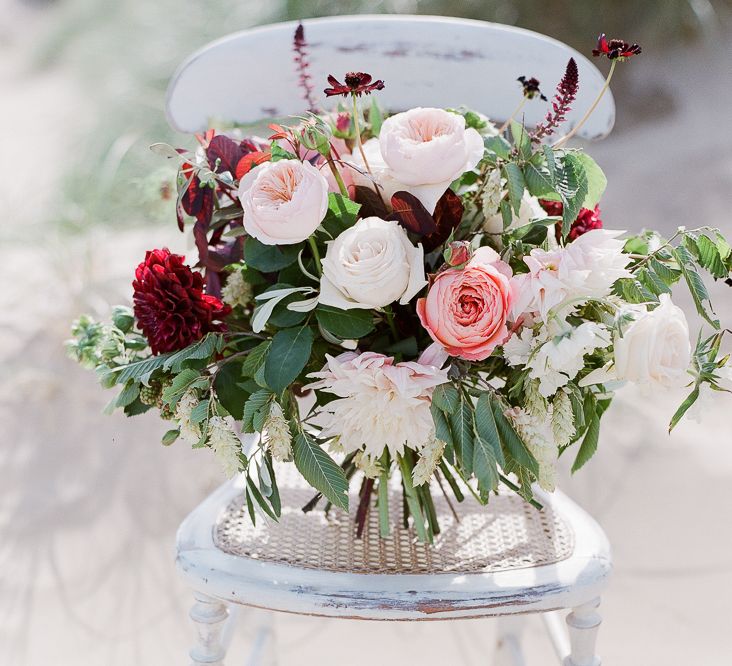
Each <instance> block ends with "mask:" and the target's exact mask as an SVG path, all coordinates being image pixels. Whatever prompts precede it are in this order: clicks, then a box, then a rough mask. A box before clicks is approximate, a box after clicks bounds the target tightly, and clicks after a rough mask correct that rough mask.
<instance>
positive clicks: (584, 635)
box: [564, 597, 602, 666]
mask: <svg viewBox="0 0 732 666" xmlns="http://www.w3.org/2000/svg"><path fill="white" fill-rule="evenodd" d="M599 605H600V598H599V597H598V598H596V599H593V600H592V601H590V602H588V603H586V604H584V605H582V606H578V607H577V608H573V609H572V611H571V612H570V613H569V615H567V626H568V627H569V642H570V646H571V651H570V653H569V656H568V657H567V658H566V659H565V660H564V666H600V663H601V662H600V657H598V656H597V653H596V652H595V641H596V640H597V632H598V629H599V628H600V623H601V622H602V618H601V617H600V614H599V613H598V612H597V607H598V606H599Z"/></svg>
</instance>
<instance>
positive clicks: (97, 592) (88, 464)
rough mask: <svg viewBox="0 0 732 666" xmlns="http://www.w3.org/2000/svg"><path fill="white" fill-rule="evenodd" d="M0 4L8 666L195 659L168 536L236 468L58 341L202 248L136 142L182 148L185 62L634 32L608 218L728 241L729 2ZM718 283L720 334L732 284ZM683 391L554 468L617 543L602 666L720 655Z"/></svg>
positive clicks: (454, 631)
mask: <svg viewBox="0 0 732 666" xmlns="http://www.w3.org/2000/svg"><path fill="white" fill-rule="evenodd" d="M0 7H1V8H2V11H0V90H2V94H1V95H0V126H2V138H3V141H2V143H3V146H2V150H0V210H2V216H1V217H0V283H1V284H3V285H5V288H4V289H3V290H2V291H0V424H2V434H3V444H2V446H1V447H0V487H1V488H2V491H1V492H0V572H1V573H0V664H2V665H3V666H26V665H28V666H40V665H41V664H44V665H45V664H54V665H55V666H66V665H67V664H68V665H71V664H74V666H117V665H119V666H132V665H143V666H147V665H150V666H162V665H167V664H182V663H186V656H185V654H186V651H187V648H188V645H189V643H190V638H191V628H190V627H189V625H188V620H187V610H188V607H189V605H190V599H189V595H188V592H187V590H186V589H184V587H183V585H182V584H181V583H180V582H179V581H178V580H177V577H176V574H175V570H174V565H173V543H174V535H175V529H176V527H177V526H178V524H179V522H180V521H181V520H182V518H183V517H184V516H185V515H186V514H187V513H188V511H189V510H190V509H192V508H193V507H194V506H195V505H196V504H197V503H198V502H199V501H200V500H201V499H202V498H203V497H204V496H205V495H206V494H207V493H208V492H210V491H211V490H213V489H214V488H215V487H216V486H217V485H218V484H220V483H221V482H222V481H223V477H222V476H221V474H220V472H219V470H218V467H217V465H216V464H215V462H214V461H212V460H211V459H210V458H209V456H208V455H207V454H206V453H205V452H195V451H191V450H186V449H185V447H183V446H177V445H176V446H175V447H174V449H173V450H170V451H168V450H164V448H163V447H161V446H160V444H159V441H160V436H161V434H162V432H163V431H164V430H165V429H166V428H165V425H164V424H163V423H161V422H159V421H158V420H157V419H156V418H155V417H154V416H151V415H145V416H142V417H138V418H135V419H132V420H128V419H126V418H125V417H124V416H122V415H115V416H113V417H105V416H103V415H102V414H101V411H102V409H103V407H104V405H105V403H106V402H107V400H108V399H109V398H110V397H111V396H110V395H105V394H104V393H103V392H102V391H101V389H100V388H99V387H98V385H97V383H96V381H95V378H94V376H93V375H92V374H90V373H87V372H85V371H83V370H81V369H80V368H78V367H77V366H76V365H75V364H74V363H73V362H71V361H70V360H67V359H66V358H65V355H64V351H63V341H64V339H65V338H66V337H67V336H68V328H69V324H70V322H71V320H72V319H73V318H74V317H75V316H77V315H78V314H79V313H81V312H83V311H90V312H92V313H94V314H96V315H98V316H104V315H106V314H107V312H108V308H107V305H108V304H110V303H125V302H128V301H129V299H130V281H131V279H132V273H133V270H134V267H135V266H136V265H137V263H138V262H139V261H140V260H141V259H142V257H143V256H144V251H145V250H146V249H148V248H150V247H152V246H162V245H164V244H167V245H168V246H169V247H170V248H171V249H172V250H174V251H179V252H185V251H186V250H188V249H190V248H189V246H188V244H187V240H186V238H185V237H183V236H182V235H181V234H178V232H177V229H176V226H175V223H174V218H173V210H172V207H171V204H170V202H168V203H164V202H161V200H160V197H159V193H160V186H161V183H163V182H164V181H165V179H166V178H168V177H169V176H170V173H169V172H168V171H166V166H165V164H162V163H161V162H162V160H161V158H159V157H156V156H155V155H153V154H152V153H150V152H149V151H148V149H147V146H148V145H149V144H150V143H152V142H154V141H168V142H171V143H177V144H179V145H189V142H188V140H187V138H185V137H181V136H178V137H176V136H174V135H173V133H172V132H171V130H169V129H168V128H167V126H166V124H165V119H164V115H163V100H164V91H165V86H166V84H167V80H168V79H169V77H170V76H171V74H172V72H173V70H174V68H175V66H176V65H177V64H178V63H179V62H180V61H181V60H182V59H183V58H184V57H185V56H186V55H188V54H189V53H190V52H192V51H193V50H195V49H197V48H199V47H200V46H202V45H203V44H205V43H206V42H207V41H209V40H211V39H213V38H216V37H219V36H221V35H224V34H226V33H228V32H232V31H235V30H239V29H242V28H246V27H249V26H253V25H257V24H261V23H268V22H274V21H280V20H285V19H292V18H307V17H310V16H322V15H329V14H334V13H341V14H345V13H363V12H370V13H423V14H446V15H455V16H464V17H470V18H479V19H486V20H492V21H498V22H501V23H507V24H512V25H518V26H522V27H526V28H531V29H536V30H539V31H541V32H544V33H547V34H549V35H551V36H554V37H557V38H559V39H561V40H563V41H566V42H568V43H570V44H572V45H573V46H575V47H576V48H578V49H580V50H581V51H582V52H584V53H588V52H589V50H590V49H591V48H592V47H593V45H594V41H595V39H596V37H597V34H598V33H599V32H607V33H608V35H609V36H611V37H615V36H617V37H622V38H624V39H626V40H628V41H637V42H639V43H641V44H642V46H643V49H644V52H643V55H642V56H641V57H640V58H636V59H634V60H633V61H632V63H629V64H628V65H624V66H621V67H620V68H619V72H618V73H617V74H616V78H615V79H614V81H613V90H614V93H615V97H616V103H617V106H618V120H617V124H616V129H615V131H614V132H613V134H612V135H611V136H610V138H608V139H607V140H605V141H604V142H603V143H601V144H597V145H594V146H592V147H591V150H592V151H593V155H594V156H595V158H596V159H597V161H598V162H599V163H600V165H601V166H602V167H603V168H604V170H605V171H606V173H607V175H608V180H609V186H608V189H607V192H606V195H605V198H604V201H603V202H602V207H603V213H604V215H603V218H604V220H605V224H606V226H608V227H610V228H625V229H630V230H639V229H641V228H642V227H644V226H652V227H656V228H659V229H661V230H662V231H663V232H667V233H669V232H673V230H674V229H675V228H676V227H677V226H678V225H682V224H684V225H691V226H698V225H700V224H707V225H712V226H717V227H720V228H721V229H722V230H723V231H724V232H725V233H726V234H728V235H729V234H732V221H731V219H730V205H731V204H732V200H731V198H730V192H732V135H731V134H730V132H729V127H728V125H729V119H730V108H732V85H730V84H731V83H732V76H731V72H730V64H729V63H730V57H731V56H732V48H731V47H732V40H731V39H730V37H731V36H732V29H731V26H732V22H731V20H730V16H731V13H732V5H731V4H730V2H729V0H663V1H661V0H656V1H655V2H642V3H641V2H637V1H631V0H614V1H613V2H604V3H595V2H587V1H585V0H461V1H450V2H447V1H437V0H436V1H423V0H389V1H384V2H371V3H368V2H360V1H358V0H341V1H340V2H338V3H335V2H317V1H308V0H305V1H298V0H290V1H285V2H282V1H278V0H272V1H271V2H267V3H261V2H254V1H253V0H217V2H215V3H214V2H203V1H202V0H189V1H188V2H185V3H181V2H174V1H173V0H156V1H155V2H149V1H148V0H52V1H51V0H49V1H45V2H44V1H41V0H34V1H31V0H26V1H24V2H21V1H20V0H2V3H1V4H0ZM240 66H241V67H243V68H246V67H248V66H256V63H255V62H254V61H253V62H252V63H241V65H240ZM252 94H262V95H265V96H266V94H267V93H266V91H259V93H258V91H252ZM456 103H459V100H456ZM709 286H710V291H711V293H712V296H713V300H714V302H715V304H716V306H717V311H718V314H719V315H720V316H721V318H722V321H723V323H726V325H727V326H730V325H731V324H732V290H730V289H729V288H727V287H725V286H724V285H723V284H712V285H709ZM679 302H680V303H681V304H682V305H683V306H685V307H688V306H689V302H688V299H686V300H684V298H683V297H682V296H681V295H679ZM681 397H682V396H681V395H678V394H676V395H670V396H666V395H664V396H653V397H652V398H650V399H649V398H642V397H640V396H639V395H637V394H635V393H633V391H632V390H631V389H626V391H625V392H623V393H621V394H620V395H619V397H618V399H617V400H616V402H615V403H614V405H613V407H612V409H611V411H610V412H609V414H608V415H607V416H606V420H605V427H604V430H603V433H602V437H601V443H600V451H599V453H598V455H597V456H596V457H595V459H594V460H593V461H592V462H591V464H590V465H588V466H587V468H585V469H584V470H583V473H582V474H580V475H579V476H578V477H577V478H570V477H569V475H568V474H564V481H563V483H562V487H563V489H564V490H565V491H566V492H567V493H569V494H570V495H571V496H572V497H574V498H575V499H576V500H577V501H579V502H580V503H581V504H582V505H583V506H584V507H586V508H587V509H588V510H589V511H590V513H592V514H593V515H594V516H595V517H596V518H597V519H598V520H599V521H600V523H601V524H602V525H603V527H604V528H605V529H606V531H607V533H608V535H609V537H610V540H611V542H612V544H613V547H614V552H615V561H616V570H615V574H614V578H613V580H612V583H611V586H610V588H609V591H608V593H607V595H606V596H605V597H604V599H603V607H602V612H603V614H604V620H605V622H604V625H603V628H602V631H601V632H600V639H599V644H600V652H601V654H602V655H603V656H604V658H605V663H607V664H609V665H611V664H615V665H620V664H622V665H628V666H635V665H641V664H642V665H646V664H647V665H651V666H652V665H654V664H665V665H677V664H678V665H682V664H695V665H696V664H702V665H704V666H716V665H720V666H721V665H723V664H730V663H732V648H730V642H729V631H730V629H732V622H731V621H730V614H729V607H728V602H727V599H728V598H729V593H730V592H732V548H731V546H732V523H731V522H730V519H729V515H730V509H731V508H732V504H731V501H730V495H729V490H728V488H729V486H730V483H731V482H732V436H731V435H730V419H729V413H730V407H732V402H730V399H729V398H728V397H726V396H720V398H719V399H718V400H717V402H716V403H713V404H710V405H708V407H707V409H706V411H705V413H704V414H703V421H702V423H701V425H697V424H695V423H693V422H686V423H683V424H682V425H681V426H680V427H679V428H678V429H677V430H675V431H674V434H673V436H671V437H669V436H668V435H667V433H666V428H667V423H668V420H669V418H670V416H671V414H672V413H673V411H674V409H675V407H676V404H677V403H678V401H679V400H680V398H681ZM245 618H246V619H245V621H244V622H242V623H241V625H240V630H239V632H238V633H237V635H236V638H235V641H234V645H233V647H232V652H231V657H230V660H229V663H230V664H236V663H242V664H243V663H245V662H244V661H243V657H241V656H240V655H243V654H244V648H245V646H246V643H247V640H248V639H249V638H250V637H251V635H252V633H253V631H254V628H255V627H256V624H257V620H258V615H257V613H256V612H252V613H251V614H248V615H246V616H245ZM276 622H277V630H278V632H279V646H278V651H279V657H280V663H282V664H287V665H290V664H298V665H299V664H314V663H318V664H320V665H322V666H329V665H331V664H339V665H340V664H344V663H346V664H349V665H359V664H367V663H369V664H371V663H380V664H383V665H384V666H390V665H392V664H402V663H404V662H405V660H408V663H420V664H425V665H429V664H438V663H449V664H471V665H472V664H485V663H488V659H489V656H488V655H489V654H490V650H491V644H492V640H493V635H492V633H491V631H492V629H491V627H490V623H485V622H475V621H465V622H454V623H436V624H435V623H426V624H411V625H410V624H396V625H392V624H390V623H387V624H385V625H384V624H374V623H354V622H342V623H340V624H338V625H337V626H335V627H334V625H333V621H326V620H318V619H310V618H297V617H294V616H279V617H278V618H277V620H276ZM528 634H529V635H528V645H527V653H528V658H529V663H533V664H542V665H543V664H547V663H550V658H549V657H548V655H549V654H550V648H549V645H548V642H547V641H546V640H545V639H544V638H543V635H542V633H541V630H540V627H539V623H538V621H536V622H533V623H532V624H530V627H529V632H528ZM366 646H367V647H366ZM354 647H357V649H355V650H354ZM237 657H239V659H240V660H239V661H237ZM532 660H533V661H532Z"/></svg>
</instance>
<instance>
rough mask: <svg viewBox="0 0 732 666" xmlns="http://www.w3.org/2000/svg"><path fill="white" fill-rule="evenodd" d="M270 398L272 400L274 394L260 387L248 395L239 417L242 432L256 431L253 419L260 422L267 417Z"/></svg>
mask: <svg viewBox="0 0 732 666" xmlns="http://www.w3.org/2000/svg"><path fill="white" fill-rule="evenodd" d="M272 400H274V395H273V394H272V392H271V391H268V390H267V389H260V390H259V391H257V392H256V393H252V395H250V396H249V399H248V400H247V401H246V403H245V404H244V411H243V412H242V417H241V429H242V430H243V431H244V432H258V429H257V428H256V427H255V421H256V422H257V423H261V422H263V421H264V419H266V418H267V415H269V406H270V404H271V402H272Z"/></svg>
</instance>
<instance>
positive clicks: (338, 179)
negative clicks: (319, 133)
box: [325, 154, 348, 198]
mask: <svg viewBox="0 0 732 666" xmlns="http://www.w3.org/2000/svg"><path fill="white" fill-rule="evenodd" d="M325 159H326V161H327V162H328V166H329V167H330V172H331V173H332V174H333V178H335V182H336V183H338V189H339V190H340V191H341V194H342V195H343V196H344V197H346V198H348V188H347V187H346V184H345V183H344V182H343V177H342V176H341V172H340V171H338V167H337V166H336V163H335V161H334V160H333V157H332V156H331V155H330V154H328V156H327V157H326V158H325Z"/></svg>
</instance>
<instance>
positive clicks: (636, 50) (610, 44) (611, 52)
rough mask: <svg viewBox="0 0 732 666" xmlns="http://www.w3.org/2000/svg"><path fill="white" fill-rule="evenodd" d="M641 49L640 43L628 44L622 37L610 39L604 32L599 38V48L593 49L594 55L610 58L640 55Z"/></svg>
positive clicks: (620, 58) (618, 58)
mask: <svg viewBox="0 0 732 666" xmlns="http://www.w3.org/2000/svg"><path fill="white" fill-rule="evenodd" d="M641 51H642V49H641V47H640V46H639V45H638V44H628V42H624V41H623V40H622V39H610V40H608V38H607V37H605V33H603V34H601V35H600V36H599V37H598V38H597V48H596V49H592V55H593V56H595V57H596V58H599V57H601V56H607V57H608V59H609V60H625V59H626V58H631V57H633V56H634V55H640V54H641Z"/></svg>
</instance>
